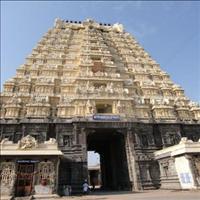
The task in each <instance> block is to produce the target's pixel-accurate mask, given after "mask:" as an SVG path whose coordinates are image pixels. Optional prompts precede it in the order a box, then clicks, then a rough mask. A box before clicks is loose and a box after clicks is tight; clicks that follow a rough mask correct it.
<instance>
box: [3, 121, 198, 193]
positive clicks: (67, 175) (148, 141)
mask: <svg viewBox="0 0 200 200" xmlns="http://www.w3.org/2000/svg"><path fill="white" fill-rule="evenodd" d="M108 124H109V126H110V127H112V128H115V129H116V130H119V131H122V132H124V133H125V134H128V135H129V144H127V143H126V144H125V148H126V149H129V150H126V158H125V159H128V167H129V176H130V177H131V176H132V180H131V181H132V184H133V189H134V188H135V186H134V185H136V183H137V187H138V189H142V188H144V189H148V188H158V187H160V180H162V179H163V172H162V171H161V172H159V166H158V163H157V161H155V160H154V156H153V153H154V152H155V151H156V150H159V149H161V148H163V147H166V146H171V145H174V144H175V143H178V142H179V139H180V138H181V136H185V135H186V134H187V133H190V134H191V135H196V139H197V138H200V137H199V136H200V126H199V125H191V124H190V125H184V124H181V125H179V124H145V123H120V122H112V123H109V122H105V123H95V122H91V123H84V122H76V123H55V124H49V123H31V124H29V123H26V124H20V123H18V124H17V123H15V124H14V123H13V124H12V123H8V124H6V123H4V124H1V139H3V138H5V137H7V138H8V137H9V138H10V139H12V140H13V141H14V142H16V141H17V140H18V139H19V138H20V137H22V136H23V135H26V134H29V135H32V136H33V137H36V138H38V139H39V142H43V141H44V140H46V139H47V138H49V137H52V136H53V137H55V138H56V139H57V141H58V147H59V149H61V151H62V152H63V154H64V158H63V159H61V162H60V168H59V174H62V176H60V177H59V190H60V191H61V193H62V188H63V186H65V185H71V186H72V188H73V190H74V191H80V189H81V185H82V182H83V180H84V179H86V178H87V176H88V174H87V144H86V143H87V142H86V135H87V130H88V128H89V129H95V128H99V127H101V128H107V127H108ZM193 133H194V134H193ZM127 145H128V146H127ZM166 162H171V161H170V160H168V161H165V160H163V163H164V164H163V165H165V163H166ZM65 169H67V170H65ZM130 173H132V175H130ZM170 173H171V174H170V175H169V177H168V179H165V180H164V182H165V184H163V185H162V188H169V187H171V186H172V187H173V183H175V184H176V179H177V174H176V173H175V172H174V171H173V168H172V169H170ZM135 176H137V178H135Z"/></svg>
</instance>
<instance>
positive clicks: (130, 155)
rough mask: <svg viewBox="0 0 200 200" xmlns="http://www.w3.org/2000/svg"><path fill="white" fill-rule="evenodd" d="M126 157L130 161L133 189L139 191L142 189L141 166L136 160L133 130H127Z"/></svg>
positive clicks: (129, 167) (129, 168)
mask: <svg viewBox="0 0 200 200" xmlns="http://www.w3.org/2000/svg"><path fill="white" fill-rule="evenodd" d="M125 144H126V157H127V162H128V170H129V177H130V181H131V182H132V190H134V191H137V190H141V189H142V185H141V180H140V178H139V173H140V172H139V166H138V163H137V162H136V154H135V150H134V143H133V140H132V131H131V130H130V129H128V130H127V132H126V134H125Z"/></svg>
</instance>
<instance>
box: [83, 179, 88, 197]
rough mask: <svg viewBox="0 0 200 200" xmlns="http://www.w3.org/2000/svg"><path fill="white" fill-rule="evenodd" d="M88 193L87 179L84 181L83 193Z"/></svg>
mask: <svg viewBox="0 0 200 200" xmlns="http://www.w3.org/2000/svg"><path fill="white" fill-rule="evenodd" d="M88 193H89V185H88V183H87V180H85V181H84V183H83V194H88Z"/></svg>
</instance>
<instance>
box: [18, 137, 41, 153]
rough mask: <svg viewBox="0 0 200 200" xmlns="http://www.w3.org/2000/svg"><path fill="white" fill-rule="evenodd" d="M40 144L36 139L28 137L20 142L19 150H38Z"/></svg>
mask: <svg viewBox="0 0 200 200" xmlns="http://www.w3.org/2000/svg"><path fill="white" fill-rule="evenodd" d="M37 146H38V143H37V141H36V140H35V138H34V137H32V136H30V135H27V136H25V137H23V138H22V139H21V140H20V141H19V142H18V147H19V149H23V150H27V149H34V148H37Z"/></svg>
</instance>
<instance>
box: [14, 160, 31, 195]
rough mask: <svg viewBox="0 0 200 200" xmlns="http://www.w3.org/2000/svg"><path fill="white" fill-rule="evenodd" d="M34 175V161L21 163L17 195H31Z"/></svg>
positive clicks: (18, 171)
mask: <svg viewBox="0 0 200 200" xmlns="http://www.w3.org/2000/svg"><path fill="white" fill-rule="evenodd" d="M33 175H34V164H33V163H19V165H18V170H17V181H16V196H17V197H21V196H30V195H31V192H32V184H33Z"/></svg>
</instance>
